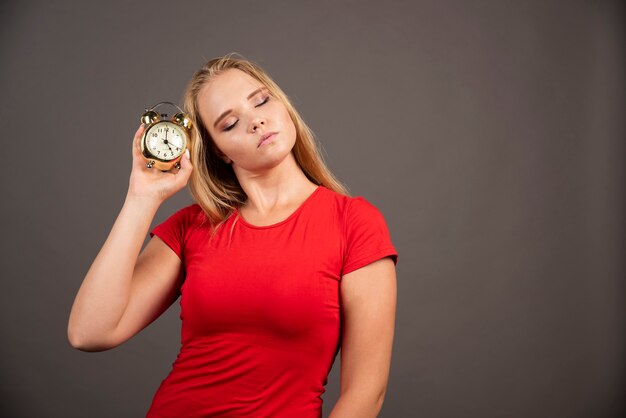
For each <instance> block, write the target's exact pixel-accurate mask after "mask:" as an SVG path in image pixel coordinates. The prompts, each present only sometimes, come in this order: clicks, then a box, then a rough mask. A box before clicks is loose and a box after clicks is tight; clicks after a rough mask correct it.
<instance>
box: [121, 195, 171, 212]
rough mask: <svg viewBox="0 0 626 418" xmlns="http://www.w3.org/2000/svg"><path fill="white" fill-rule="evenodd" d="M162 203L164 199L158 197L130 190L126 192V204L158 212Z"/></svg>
mask: <svg viewBox="0 0 626 418" xmlns="http://www.w3.org/2000/svg"><path fill="white" fill-rule="evenodd" d="M161 203H163V201H162V200H161V199H159V198H157V197H154V196H142V195H136V194H133V193H131V192H128V193H127V194H126V199H125V201H124V206H127V205H130V206H133V207H137V208H140V209H142V210H144V211H146V210H148V211H154V212H156V211H157V209H158V208H159V206H161Z"/></svg>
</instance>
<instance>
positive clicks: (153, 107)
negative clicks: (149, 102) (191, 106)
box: [146, 102, 185, 113]
mask: <svg viewBox="0 0 626 418" xmlns="http://www.w3.org/2000/svg"><path fill="white" fill-rule="evenodd" d="M163 104H168V105H170V106H174V107H175V108H176V109H178V110H180V113H185V112H183V109H181V108H180V107H178V106H177V105H175V104H174V103H172V102H159V103H157V104H155V105H154V106H152V107H151V108H150V109H146V112H150V111H152V110H154V109H156V108H157V107H158V106H161V105H163Z"/></svg>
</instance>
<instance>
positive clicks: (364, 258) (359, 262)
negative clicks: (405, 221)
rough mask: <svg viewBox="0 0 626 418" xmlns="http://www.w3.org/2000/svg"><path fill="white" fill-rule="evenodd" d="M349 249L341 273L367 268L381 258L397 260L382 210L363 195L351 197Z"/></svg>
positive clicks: (348, 213)
mask: <svg viewBox="0 0 626 418" xmlns="http://www.w3.org/2000/svg"><path fill="white" fill-rule="evenodd" d="M345 219H346V221H345V231H346V232H345V235H346V252H345V255H344V263H343V269H342V275H344V274H348V273H350V272H352V271H354V270H357V269H359V268H361V267H364V266H366V265H368V264H370V263H373V262H374V261H377V260H380V259H381V258H385V257H391V259H392V260H393V262H394V264H397V262H398V253H397V252H396V249H395V248H394V246H393V244H392V243H391V237H390V236H389V230H388V228H387V224H386V222H385V219H384V218H383V215H382V214H381V213H380V211H379V210H378V209H377V208H376V207H375V206H374V205H372V204H371V203H369V202H368V201H367V200H365V199H364V198H362V197H356V198H353V199H351V201H350V203H349V204H348V206H347V208H346V218H345Z"/></svg>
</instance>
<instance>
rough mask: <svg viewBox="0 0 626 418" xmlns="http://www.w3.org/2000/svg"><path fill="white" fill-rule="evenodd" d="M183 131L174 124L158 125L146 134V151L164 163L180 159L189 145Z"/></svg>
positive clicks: (162, 123)
mask: <svg viewBox="0 0 626 418" xmlns="http://www.w3.org/2000/svg"><path fill="white" fill-rule="evenodd" d="M183 129H184V128H182V127H180V126H178V125H176V124H175V123H172V122H165V121H163V122H158V123H156V124H155V125H153V126H152V127H150V129H148V131H147V132H146V134H145V135H146V136H145V138H146V139H145V144H146V149H147V150H148V151H149V152H150V153H151V154H152V155H154V156H155V157H157V158H159V159H161V160H163V161H169V160H173V159H175V158H177V157H179V156H180V155H181V154H182V153H183V151H184V150H185V146H186V145H187V144H186V142H187V141H186V137H185V133H184V132H183Z"/></svg>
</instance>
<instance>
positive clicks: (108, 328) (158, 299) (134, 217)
mask: <svg viewBox="0 0 626 418" xmlns="http://www.w3.org/2000/svg"><path fill="white" fill-rule="evenodd" d="M142 133H143V128H142V127H140V128H139V129H138V130H137V132H136V133H135V138H134V140H133V147H132V148H133V151H132V152H133V169H132V172H131V176H130V182H129V188H128V193H127V195H126V200H125V202H124V205H123V207H122V210H121V211H120V214H119V216H118V217H117V220H116V221H115V223H114V225H113V228H112V229H111V232H110V234H109V236H108V238H107V239H106V241H105V243H104V245H103V246H102V249H101V250H100V252H99V253H98V255H97V256H96V258H95V260H94V261H93V263H92V265H91V267H90V268H89V270H88V272H87V275H86V276H85V278H84V280H83V283H82V284H81V286H80V288H79V290H78V293H77V295H76V299H75V300H74V305H73V306H72V310H71V313H70V317H69V322H68V329H67V333H68V339H69V341H70V344H71V345H72V346H73V347H75V348H77V349H80V350H84V351H102V350H107V349H110V348H113V347H116V346H118V345H120V344H121V343H123V342H124V341H126V340H128V339H129V338H131V337H132V336H133V335H135V334H137V333H138V332H139V331H141V330H142V329H143V328H145V327H146V326H147V325H148V324H150V323H151V322H152V321H154V320H155V319H156V318H158V317H159V316H160V315H161V314H162V313H163V312H164V311H165V310H166V309H167V308H168V307H169V306H170V305H171V304H172V303H173V302H174V301H175V300H176V299H177V298H178V289H179V286H180V283H181V281H182V275H183V272H182V263H181V261H180V259H179V258H178V256H177V255H176V254H175V253H174V251H172V250H171V249H170V248H169V247H168V246H167V245H166V244H165V243H164V242H163V241H161V239H159V238H158V237H157V239H151V240H150V242H149V243H148V245H147V246H146V248H145V249H144V250H143V251H142V252H141V254H140V251H141V246H142V244H143V242H144V239H145V237H146V235H147V233H148V230H149V228H150V224H151V223H152V220H153V218H154V215H155V214H156V212H157V210H158V208H159V206H160V205H161V203H162V202H163V201H165V200H166V199H167V198H169V197H170V196H172V195H173V194H175V193H176V192H178V191H179V190H180V189H182V188H183V187H184V186H185V185H186V184H187V181H188V179H189V176H190V174H191V170H192V166H191V163H190V161H189V159H188V158H187V157H183V158H182V159H181V162H180V163H181V169H180V170H178V171H177V170H176V169H174V170H173V171H174V172H176V171H177V172H176V173H174V172H167V173H163V172H161V171H160V170H157V169H148V168H146V165H145V162H144V160H143V157H142V156H141V151H140V148H139V140H140V138H141V135H142Z"/></svg>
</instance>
